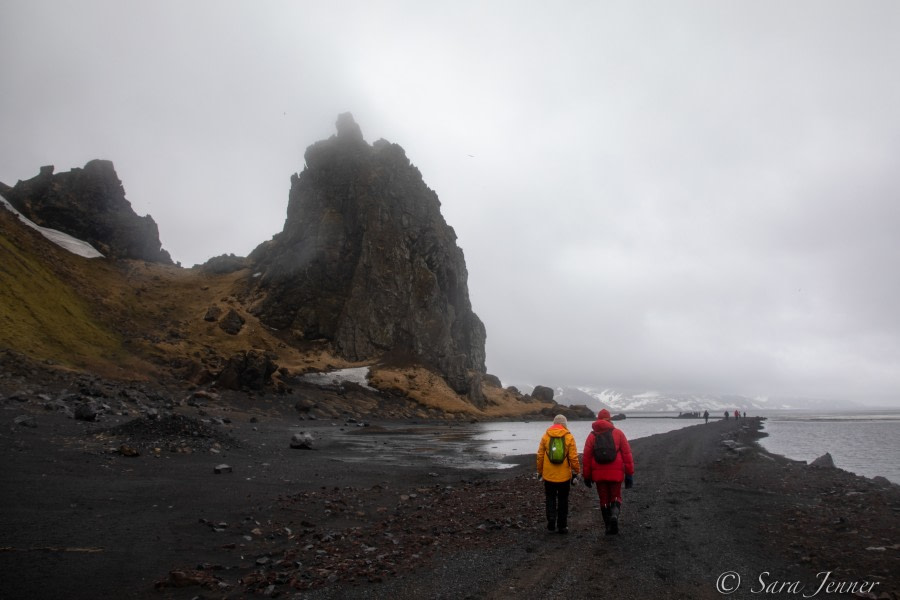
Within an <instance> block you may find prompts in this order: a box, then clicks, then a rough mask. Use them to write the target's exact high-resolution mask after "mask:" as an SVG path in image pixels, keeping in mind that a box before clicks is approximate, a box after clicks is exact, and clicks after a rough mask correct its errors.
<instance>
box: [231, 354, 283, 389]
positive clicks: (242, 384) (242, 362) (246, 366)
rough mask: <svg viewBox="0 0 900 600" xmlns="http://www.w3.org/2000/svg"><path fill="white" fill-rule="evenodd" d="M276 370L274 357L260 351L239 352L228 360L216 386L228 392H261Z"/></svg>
mask: <svg viewBox="0 0 900 600" xmlns="http://www.w3.org/2000/svg"><path fill="white" fill-rule="evenodd" d="M276 370H278V365H276V364H275V361H274V355H273V354H271V353H268V352H262V351H260V350H250V351H248V352H239V353H237V354H235V355H234V356H232V357H231V358H229V359H228V362H227V363H226V364H225V368H223V369H222V372H221V373H219V377H218V380H217V385H218V386H219V387H221V388H225V389H229V390H240V389H244V388H247V389H251V390H262V389H265V386H266V385H267V384H269V383H270V382H271V380H272V374H273V373H274V372H275V371H276Z"/></svg>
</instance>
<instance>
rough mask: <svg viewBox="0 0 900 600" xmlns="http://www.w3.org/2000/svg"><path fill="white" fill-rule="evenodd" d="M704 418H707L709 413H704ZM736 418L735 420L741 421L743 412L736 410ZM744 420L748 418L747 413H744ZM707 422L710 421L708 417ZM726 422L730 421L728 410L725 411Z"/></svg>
mask: <svg viewBox="0 0 900 600" xmlns="http://www.w3.org/2000/svg"><path fill="white" fill-rule="evenodd" d="M703 416H705V417H706V416H707V413H705V412H704V413H703ZM734 418H735V419H740V418H741V411H739V410H737V409H735V411H734ZM744 418H745V419H746V418H747V412H746V411H744ZM707 420H709V417H707ZM725 420H726V421H727V420H728V411H727V410H726V411H725Z"/></svg>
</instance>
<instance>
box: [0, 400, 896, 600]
mask: <svg viewBox="0 0 900 600" xmlns="http://www.w3.org/2000/svg"><path fill="white" fill-rule="evenodd" d="M6 408H10V406H9V405H7V406H6ZM22 408H24V407H23V406H21V405H15V406H14V409H15V410H16V411H19V410H21V409H22ZM218 408H219V407H213V406H207V407H203V408H196V407H184V408H183V409H179V410H178V411H177V412H179V413H182V414H183V415H184V416H185V419H187V421H186V422H191V421H192V420H195V419H196V418H197V416H198V413H199V412H200V411H201V410H202V411H204V412H206V413H209V414H211V415H214V414H217V413H219V410H218ZM220 408H222V409H224V408H225V407H224V406H223V407H220ZM227 408H228V410H227V411H224V412H221V414H226V415H228V417H229V420H230V421H231V422H230V423H229V424H228V425H226V426H225V427H220V428H219V429H221V430H222V431H224V432H227V433H228V435H229V436H230V438H223V439H226V441H227V439H234V440H236V442H237V443H236V444H235V445H234V446H230V445H229V444H227V443H222V442H221V441H219V440H212V439H211V438H203V437H199V438H198V437H196V436H194V437H191V438H185V444H186V445H185V446H181V448H186V449H189V451H187V450H182V451H178V448H179V446H178V443H174V442H178V440H174V442H173V438H172V436H169V437H166V436H165V435H162V434H160V433H159V432H150V433H151V435H149V436H145V437H144V438H141V437H140V436H138V435H135V436H132V438H131V440H130V441H129V443H131V444H133V445H135V446H140V447H141V455H140V456H137V457H127V456H124V455H122V454H121V453H119V452H118V449H119V447H120V445H121V443H122V440H121V439H113V438H107V437H101V438H97V437H96V436H95V435H89V434H88V433H87V432H88V431H89V430H96V429H105V428H107V425H109V424H101V425H98V424H85V423H83V422H80V421H75V420H72V419H66V418H65V417H64V416H63V415H62V414H60V413H48V412H46V411H44V412H40V413H35V417H36V419H37V427H35V428H25V427H17V428H7V429H4V430H3V431H2V433H0V450H2V454H0V457H2V461H3V462H2V473H3V482H2V483H3V486H2V488H3V490H2V491H0V500H2V504H0V505H2V506H3V509H4V510H3V517H2V518H0V567H2V569H3V572H4V573H15V574H17V575H16V576H15V577H9V578H4V580H3V581H2V583H0V597H4V598H5V597H10V598H19V597H42V598H55V597H59V598H62V597H65V598H71V599H74V600H78V599H79V598H96V597H101V596H108V597H118V598H136V599H143V598H172V599H173V600H188V599H190V598H195V597H201V598H243V597H246V596H248V595H256V594H262V595H263V596H265V595H267V594H268V595H269V596H271V597H274V596H273V594H276V593H277V594H278V595H279V597H287V598H380V597H395V598H401V599H402V598H421V597H443V598H457V597H458V598H462V597H467V596H472V597H485V598H492V597H493V598H507V597H516V598H542V597H545V595H546V593H549V592H548V590H550V591H552V594H556V593H559V594H565V595H567V596H570V597H573V598H579V597H585V596H587V595H588V594H587V593H586V590H587V589H588V588H591V586H601V587H604V586H606V585H608V583H605V584H601V581H605V582H608V581H616V582H617V583H616V584H615V586H614V588H615V589H616V590H618V592H617V593H618V594H619V597H623V598H629V597H681V596H678V594H687V595H686V596H684V597H690V598H705V597H710V598H712V597H718V596H719V594H718V593H717V592H716V591H715V585H716V576H717V572H718V573H723V572H725V571H728V570H729V568H731V569H732V570H743V569H750V570H754V571H755V572H759V573H762V572H764V571H768V572H771V573H779V574H780V575H779V576H781V577H782V578H783V579H785V578H789V577H790V578H794V580H796V581H800V580H803V581H808V582H815V573H816V572H819V571H816V569H819V570H820V571H821V570H824V571H833V572H834V573H835V574H836V576H838V577H841V578H844V579H848V578H852V577H856V578H858V579H859V578H866V577H868V578H870V579H871V578H872V577H875V578H876V579H877V581H878V583H879V586H878V587H879V588H880V591H887V592H889V593H893V594H895V596H894V597H896V592H897V591H898V590H900V586H898V582H897V580H896V577H897V572H898V569H896V565H897V564H898V562H897V561H898V558H897V556H898V549H900V547H898V546H897V541H896V540H897V538H898V533H900V531H898V519H897V511H898V510H900V493H898V490H900V487H898V486H896V485H890V484H888V485H878V484H877V483H876V482H873V480H869V479H866V478H862V477H858V476H856V475H852V474H850V473H848V472H845V471H840V470H838V469H829V470H820V469H816V468H814V467H809V466H806V465H803V464H800V463H797V462H795V461H791V460H789V459H785V458H783V457H780V456H773V455H769V454H768V453H767V452H765V451H764V450H763V449H762V448H761V446H759V445H758V444H757V440H758V439H759V434H760V432H759V430H758V427H759V421H758V420H757V419H752V418H747V419H740V420H738V422H734V421H733V420H729V421H724V420H722V421H717V422H715V423H713V422H712V421H711V422H710V423H709V424H702V423H698V424H696V425H689V426H686V427H683V428H679V429H676V430H673V431H670V432H668V433H663V434H657V435H652V436H649V437H644V438H638V439H635V440H634V441H633V442H632V448H633V451H634V453H635V460H636V463H637V472H636V476H635V488H633V489H632V490H628V491H627V492H626V495H625V503H624V505H623V524H622V528H621V531H622V533H621V535H620V536H617V537H616V538H615V539H609V538H604V536H603V535H602V531H600V532H599V533H598V531H597V523H598V522H599V513H598V512H597V510H596V496H593V495H592V494H593V490H587V489H586V488H584V487H583V486H578V487H576V488H575V489H573V493H572V512H571V516H570V530H571V533H570V535H568V536H558V535H548V533H547V532H546V530H545V529H544V528H543V524H542V521H543V518H542V511H543V492H542V486H541V484H540V482H539V481H535V480H534V479H533V470H534V465H533V461H534V456H533V455H532V454H521V455H517V456H515V457H506V459H505V460H507V461H509V462H510V463H511V465H512V466H510V467H508V468H505V469H477V468H476V469H461V468H456V467H452V468H451V467H447V466H446V464H444V463H442V458H445V456H444V455H446V451H442V450H441V449H440V447H439V446H438V445H435V446H433V447H429V446H428V444H427V443H424V444H422V447H421V448H419V447H418V446H417V447H416V448H415V452H414V453H413V456H416V457H418V460H408V461H393V460H389V459H388V458H387V457H386V456H383V455H382V454H381V453H379V448H380V447H382V448H383V447H388V446H391V445H394V446H402V445H403V444H404V443H405V441H409V440H410V439H412V438H416V440H419V439H422V440H423V441H427V439H426V438H427V436H423V435H420V434H418V433H416V432H419V431H422V429H431V430H432V433H434V432H437V433H441V434H447V435H450V436H455V435H457V434H458V433H459V431H457V430H461V429H463V428H461V427H458V426H456V425H455V424H453V423H447V422H439V423H434V424H424V423H422V424H416V425H413V424H409V423H403V422H398V423H394V422H389V421H373V422H372V424H371V426H370V427H358V426H357V425H358V424H355V423H344V424H341V425H338V426H333V425H332V424H331V422H326V421H299V422H298V421H297V420H296V414H294V415H293V416H291V410H292V409H291V408H290V407H289V406H288V407H284V409H283V410H276V409H275V408H273V407H269V408H268V409H267V411H268V412H265V413H264V412H263V411H259V410H258V408H259V406H258V404H254V403H241V404H236V405H233V406H229V407H227ZM3 414H6V415H8V416H12V414H13V412H6V411H4V413H3ZM751 425H754V426H753V427H751ZM395 426H396V427H398V428H401V430H403V429H405V430H406V431H407V433H406V434H404V433H401V430H397V431H394V430H392V428H393V427H395ZM378 428H381V431H378ZM302 430H306V431H309V432H311V433H312V434H313V436H314V449H313V450H298V449H291V448H290V447H289V441H290V439H291V435H292V432H299V431H302ZM365 430H370V431H365ZM409 432H413V434H412V435H409ZM179 439H180V438H179ZM725 439H731V440H732V441H733V442H734V444H733V446H734V448H732V449H729V447H728V446H727V445H723V444H722V441H723V440H725ZM170 442H171V443H172V444H171V445H170V446H167V445H166V444H169V443H170ZM179 443H180V442H179ZM216 443H218V444H219V447H218V448H217V447H215V444H216ZM190 444H193V446H191V445H190ZM160 445H161V446H162V447H163V448H164V449H163V450H162V451H161V452H159V453H157V452H154V451H153V450H149V451H147V450H143V448H145V447H146V448H150V447H151V446H152V447H154V448H155V447H160ZM170 448H174V449H175V451H173V450H171V449H170ZM225 463H227V464H228V465H229V466H230V467H231V468H232V472H230V473H223V474H218V475H217V474H215V473H214V469H213V468H214V467H215V466H217V465H219V464H225ZM835 497H840V498H841V499H842V500H841V502H838V503H834V502H832V501H831V499H832V498H835ZM841 519H843V521H842V520H841ZM869 547H875V548H880V547H883V548H884V549H883V550H867V549H866V548H869ZM79 549H80V550H79ZM89 550H90V551H89ZM558 553H562V555H563V556H565V559H564V560H563V561H562V562H561V563H560V564H557V563H554V562H553V561H552V560H550V557H551V556H553V555H556V554H558ZM610 553H612V554H610ZM603 557H606V558H605V559H604V558H603ZM601 559H603V560H606V561H607V563H606V566H605V569H606V571H607V573H608V574H611V575H610V576H612V575H615V578H614V579H607V577H606V576H604V577H600V578H598V576H597V575H593V574H592V573H594V572H595V569H596V568H595V565H596V562H597V560H601ZM486 565H490V567H488V568H486V567H485V566H486ZM716 571H717V572H716ZM748 577H749V579H748ZM744 580H745V581H746V582H749V581H755V577H751V574H750V573H749V572H748V573H747V574H746V575H745V577H744ZM872 581H875V580H874V579H873V580H872ZM182 585H183V586H184V587H179V586H182ZM745 585H747V584H745ZM538 591H540V592H541V593H538ZM879 593H880V592H879Z"/></svg>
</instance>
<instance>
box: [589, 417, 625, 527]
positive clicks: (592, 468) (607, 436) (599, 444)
mask: <svg viewBox="0 0 900 600" xmlns="http://www.w3.org/2000/svg"><path fill="white" fill-rule="evenodd" d="M591 429H593V432H592V433H591V434H590V435H589V436H588V438H587V440H585V442H584V485H586V486H588V487H591V483H596V484H597V496H598V497H599V498H600V513H601V514H602V515H603V524H604V525H605V527H606V533H607V535H616V534H617V533H619V510H620V509H621V508H622V481H624V482H625V488H626V489H627V488H630V487H631V486H632V484H633V481H634V479H633V477H634V458H633V457H632V455H631V446H630V445H629V444H628V438H626V437H625V434H624V433H622V431H621V430H620V429H616V426H615V425H613V424H612V421H610V419H609V411H608V410H606V409H605V408H604V409H603V410H601V411H600V412H599V413H597V420H596V421H594V423H593V424H592V425H591ZM610 446H611V448H610ZM610 450H611V452H610Z"/></svg>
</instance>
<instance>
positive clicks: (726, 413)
mask: <svg viewBox="0 0 900 600" xmlns="http://www.w3.org/2000/svg"><path fill="white" fill-rule="evenodd" d="M725 420H726V421H727V420H728V411H727V410H726V411H725Z"/></svg>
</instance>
